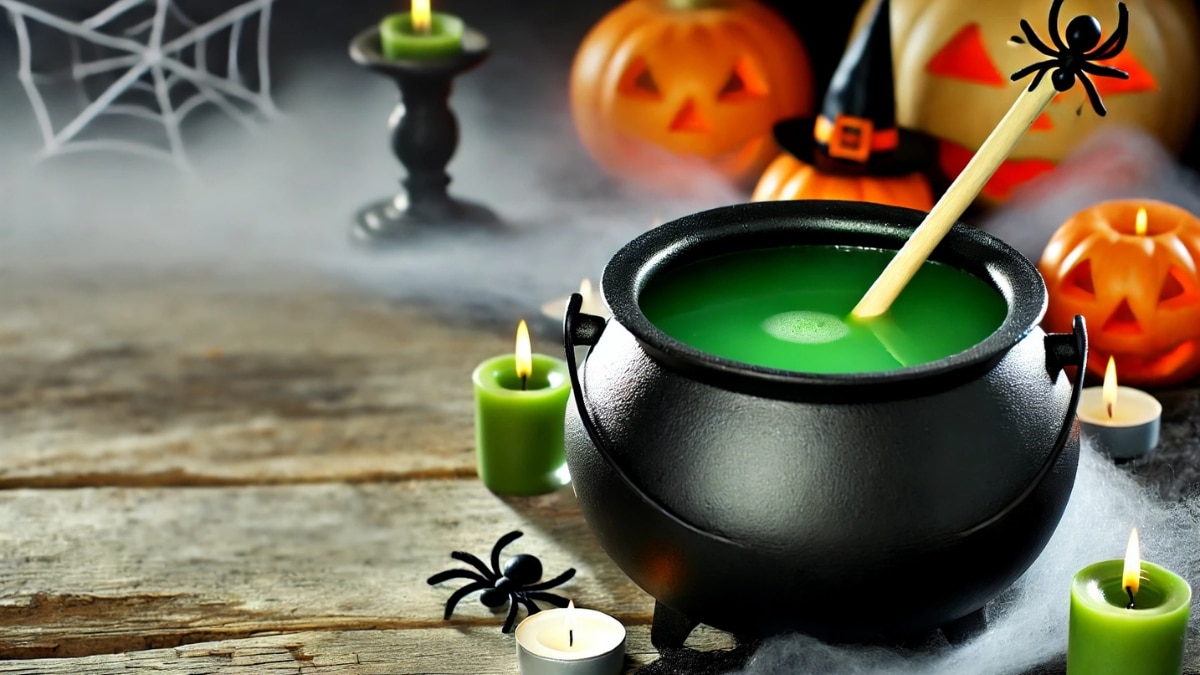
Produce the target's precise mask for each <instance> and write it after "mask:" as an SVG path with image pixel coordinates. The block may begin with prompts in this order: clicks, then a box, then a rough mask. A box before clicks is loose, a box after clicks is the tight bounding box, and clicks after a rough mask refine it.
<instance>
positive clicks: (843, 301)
mask: <svg viewBox="0 0 1200 675" xmlns="http://www.w3.org/2000/svg"><path fill="white" fill-rule="evenodd" d="M892 255H893V253H892V252H890V251H881V250H876V249H865V248H850V247H840V246H790V247H776V248H770V249H756V250H749V251H740V252H736V253H728V254H724V255H719V256H714V257H712V258H706V259H704V260H699V261H696V262H691V263H688V264H685V265H681V266H680V267H678V268H675V269H668V270H664V271H663V272H662V273H660V274H657V275H655V277H654V278H653V279H651V280H650V281H649V282H648V284H647V286H646V288H645V289H644V290H643V291H642V293H641V295H640V297H639V304H640V305H641V308H642V311H643V312H644V313H645V315H646V317H647V318H649V319H650V321H651V322H653V323H654V324H655V325H656V326H658V327H659V328H660V329H662V331H663V332H665V333H666V334H667V335H670V336H671V337H674V338H675V339H677V340H679V341H681V342H683V343H684V344H687V345H690V346H692V347H694V348H696V349H699V350H700V351H702V352H706V353H709V354H712V355H714V356H718V357H722V358H726V359H730V360H733V361H738V362H741V363H748V364H752V365H757V366H764V367H768V368H775V369H779V370H790V371H797V372H806V373H864V372H880V371H888V370H895V369H898V368H903V367H908V366H915V365H919V364H922V363H927V362H930V361H936V360H938V359H941V358H944V357H947V356H950V355H952V354H956V353H958V352H961V351H964V350H966V349H969V348H970V347H972V346H974V345H975V344H977V343H979V342H981V341H982V340H983V339H984V338H986V337H987V336H989V335H991V334H992V333H993V332H994V331H995V330H996V329H997V328H998V327H999V326H1000V324H1001V323H1002V322H1003V320H1004V317H1005V315H1006V312H1007V305H1006V303H1005V301H1004V299H1003V297H1002V296H1001V295H1000V294H999V293H998V292H997V291H996V290H995V289H994V288H992V287H991V286H990V285H988V284H987V283H985V282H984V281H982V280H981V279H978V278H977V277H975V276H973V275H971V274H969V273H967V272H964V271H962V270H959V269H956V268H954V267H951V266H949V265H944V264H941V263H933V262H927V263H925V264H924V265H923V266H922V268H921V270H920V271H919V272H918V273H917V276H916V277H915V278H914V279H913V281H912V283H910V284H909V286H908V287H907V288H906V289H905V291H904V293H903V294H902V295H901V296H900V298H899V299H898V300H897V302H896V304H895V305H893V307H892V309H891V311H890V312H889V313H888V314H885V315H883V316H881V317H876V318H872V319H865V320H859V319H856V318H852V317H850V310H851V309H853V307H854V303H855V302H857V301H858V299H859V298H860V297H861V296H862V292H863V289H865V288H867V287H868V286H870V284H871V282H872V281H873V280H874V279H875V278H876V277H877V276H878V275H879V272H880V271H881V270H882V269H883V268H884V267H885V266H886V265H887V262H888V260H890V259H891V257H892Z"/></svg>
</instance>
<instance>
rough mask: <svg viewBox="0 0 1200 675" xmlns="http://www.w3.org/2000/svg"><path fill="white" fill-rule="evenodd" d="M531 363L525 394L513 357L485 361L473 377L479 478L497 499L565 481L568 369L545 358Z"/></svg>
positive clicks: (548, 488)
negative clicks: (499, 495) (564, 441)
mask: <svg viewBox="0 0 1200 675" xmlns="http://www.w3.org/2000/svg"><path fill="white" fill-rule="evenodd" d="M532 362H533V371H532V373H531V374H530V375H529V377H528V378H527V379H526V381H525V389H524V390H522V389H521V378H520V377H519V376H518V375H517V360H516V356H515V355H513V354H508V355H505V356H497V357H495V358H492V359H488V360H487V361H484V362H483V363H481V364H479V367H477V368H476V369H475V373H474V374H473V375H472V379H473V380H474V382H475V455H476V460H477V462H478V468H479V478H480V480H482V481H483V484H484V485H486V486H487V487H488V489H489V490H491V491H492V492H495V493H496V494H501V495H513V496H527V495H537V494H543V493H546V492H552V491H554V490H556V489H558V488H559V487H562V486H563V485H566V484H567V483H568V482H570V474H569V473H567V459H566V455H565V453H564V451H563V438H564V435H565V432H564V430H563V421H564V419H565V416H566V409H567V397H568V396H569V395H570V393H571V381H570V378H568V377H567V366H566V364H565V363H563V361H562V360H560V359H556V358H553V357H550V356H546V355H545V354H533V355H532Z"/></svg>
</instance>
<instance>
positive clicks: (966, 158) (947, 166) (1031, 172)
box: [938, 140, 1055, 201]
mask: <svg viewBox="0 0 1200 675" xmlns="http://www.w3.org/2000/svg"><path fill="white" fill-rule="evenodd" d="M974 156H975V153H974V152H973V151H971V150H968V149H967V148H964V147H963V146H961V145H959V144H957V143H954V142H953V141H947V140H940V141H938V162H939V163H940V165H941V167H942V171H943V172H944V173H945V174H946V175H947V176H949V177H950V178H952V179H953V178H956V177H957V176H958V174H960V173H962V170H963V169H965V168H966V167H967V162H970V161H971V158H972V157H974ZM1054 166H1055V164H1054V162H1051V161H1050V160H1046V159H1008V160H1005V161H1004V163H1002V164H1001V165H1000V168H999V169H997V170H996V173H995V174H994V175H993V176H992V178H991V180H989V181H988V182H987V184H986V185H984V186H983V196H984V197H987V198H988V199H992V200H995V201H1002V200H1005V199H1008V197H1009V196H1011V195H1012V193H1013V190H1015V189H1016V188H1017V187H1018V186H1020V185H1021V184H1023V183H1027V182H1029V181H1031V180H1033V179H1034V178H1037V177H1038V176H1040V175H1042V174H1044V173H1048V172H1050V171H1053V170H1054Z"/></svg>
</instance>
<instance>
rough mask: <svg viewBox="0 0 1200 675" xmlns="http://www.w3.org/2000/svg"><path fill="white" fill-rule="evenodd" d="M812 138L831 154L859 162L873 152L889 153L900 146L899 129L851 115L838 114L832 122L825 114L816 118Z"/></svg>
mask: <svg viewBox="0 0 1200 675" xmlns="http://www.w3.org/2000/svg"><path fill="white" fill-rule="evenodd" d="M813 138H814V139H816V141H817V142H818V143H821V144H822V145H825V146H827V148H828V150H827V152H828V153H829V156H830V157H837V158H839V159H849V160H853V161H856V162H865V161H867V160H868V159H870V158H871V153H872V152H887V151H889V150H895V149H896V148H897V147H898V146H899V145H900V132H899V131H898V130H897V129H895V128H891V129H876V128H875V124H874V123H873V122H872V121H871V120H869V119H867V118H865V117H851V116H850V115H838V116H837V119H835V120H834V121H832V122H830V121H829V118H828V117H825V116H824V115H821V116H819V117H817V123H816V126H814V127H813Z"/></svg>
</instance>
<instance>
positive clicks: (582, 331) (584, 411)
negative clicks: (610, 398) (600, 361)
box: [563, 293, 625, 478]
mask: <svg viewBox="0 0 1200 675" xmlns="http://www.w3.org/2000/svg"><path fill="white" fill-rule="evenodd" d="M582 307H583V296H582V295H580V294H579V293H572V294H571V297H570V298H569V299H568V300H567V313H566V315H565V316H563V346H564V347H565V348H566V352H567V353H566V357H567V375H568V376H569V377H570V378H571V392H572V394H574V396H575V407H577V408H578V409H579V421H580V422H583V428H584V430H585V431H587V435H588V438H590V439H591V441H592V445H594V446H596V450H597V451H598V452H599V453H600V454H601V455H602V456H603V457H604V458H605V459H606V460H608V461H609V463H610V464H612V465H613V466H614V467H616V466H617V465H616V464H615V463H613V457H612V454H611V453H610V452H609V451H608V447H607V446H606V445H605V444H604V441H602V440H601V439H600V431H599V429H597V428H596V424H595V422H593V421H592V414H591V411H590V410H588V408H587V403H585V402H584V400H583V382H582V381H581V380H580V378H579V365H578V364H577V363H576V359H575V347H577V346H586V347H593V346H595V344H596V343H597V342H599V341H600V334H601V333H603V332H604V325H605V323H604V319H602V318H600V317H598V316H594V315H591V314H584V313H582V312H580V311H579V310H580V308H582ZM617 471H618V472H619V473H621V477H622V478H625V475H624V472H621V471H620V470H619V469H618V470H617Z"/></svg>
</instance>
